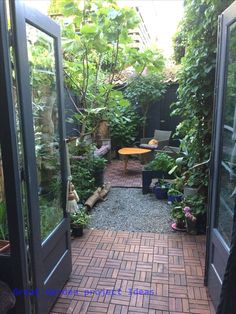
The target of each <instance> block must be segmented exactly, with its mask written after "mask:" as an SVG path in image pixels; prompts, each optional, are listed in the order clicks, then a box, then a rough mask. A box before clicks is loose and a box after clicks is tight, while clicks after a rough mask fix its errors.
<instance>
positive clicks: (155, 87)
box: [124, 68, 165, 137]
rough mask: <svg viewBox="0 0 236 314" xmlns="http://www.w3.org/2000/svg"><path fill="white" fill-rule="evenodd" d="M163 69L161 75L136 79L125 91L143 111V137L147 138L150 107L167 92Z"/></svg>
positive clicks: (126, 95) (127, 96)
mask: <svg viewBox="0 0 236 314" xmlns="http://www.w3.org/2000/svg"><path fill="white" fill-rule="evenodd" d="M162 70H163V68H162V69H160V70H159V72H160V73H158V74H157V73H155V74H152V73H151V74H148V75H145V76H139V77H138V78H136V79H135V80H134V81H133V82H132V83H130V85H128V86H127V88H126V89H125V91H124V95H125V97H126V98H127V99H128V100H129V101H130V102H131V103H132V104H133V105H135V106H137V107H138V108H140V109H141V113H142V117H143V121H142V122H143V137H145V127H146V120H147V114H148V110H149V108H150V106H151V105H152V104H153V103H154V102H156V101H158V100H159V99H160V98H161V96H162V95H163V94H164V92H165V84H164V82H163V75H162Z"/></svg>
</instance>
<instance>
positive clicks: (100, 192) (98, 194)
mask: <svg viewBox="0 0 236 314" xmlns="http://www.w3.org/2000/svg"><path fill="white" fill-rule="evenodd" d="M110 188H111V186H110V185H105V186H104V187H103V188H98V189H97V190H96V191H95V192H94V193H93V195H92V196H90V197H89V198H88V199H87V201H86V202H85V206H87V208H88V209H89V210H90V209H92V208H93V206H94V205H95V204H96V203H97V202H98V201H100V200H104V198H105V196H106V195H107V194H108V192H109V191H110Z"/></svg>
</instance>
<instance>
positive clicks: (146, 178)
mask: <svg viewBox="0 0 236 314" xmlns="http://www.w3.org/2000/svg"><path fill="white" fill-rule="evenodd" d="M155 178H158V179H174V177H173V176H171V175H169V174H168V172H164V171H154V170H143V171H142V191H143V194H147V193H148V192H149V186H150V184H151V182H152V179H155Z"/></svg>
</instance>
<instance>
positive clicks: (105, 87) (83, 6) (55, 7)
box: [49, 0, 164, 130]
mask: <svg viewBox="0 0 236 314" xmlns="http://www.w3.org/2000/svg"><path fill="white" fill-rule="evenodd" d="M49 12H50V15H51V16H52V17H53V16H54V17H55V18H57V19H58V20H59V21H60V23H61V25H62V45H63V56H64V72H65V78H66V84H67V86H69V88H70V89H72V90H73V91H74V92H75V93H76V94H77V95H78V96H79V99H80V107H82V108H83V109H84V110H83V112H81V111H80V109H79V108H77V111H80V112H79V115H77V117H78V118H79V119H80V120H81V121H82V120H83V121H82V123H83V125H84V126H85V124H86V126H85V127H84V129H85V130H86V129H87V128H88V125H90V126H91V119H90V121H89V123H88V122H87V121H85V120H86V117H89V116H90V117H91V115H90V113H91V109H94V108H100V109H101V110H99V117H100V118H103V117H104V116H105V117H106V118H108V119H109V115H111V114H112V115H116V113H117V114H118V115H119V114H120V112H121V111H122V110H120V107H125V106H129V101H128V100H127V99H124V96H123V94H122V92H121V91H119V90H117V89H116V88H115V87H116V79H117V77H119V76H120V74H121V73H122V71H124V70H125V69H127V68H129V67H132V68H133V69H134V71H135V73H136V77H135V78H134V80H136V79H137V78H139V77H140V76H141V75H142V73H143V71H144V70H147V71H148V72H149V73H152V72H158V73H160V72H162V71H163V68H164V58H163V56H162V55H161V54H160V52H159V51H158V50H157V49H156V48H155V49H150V48H149V49H146V50H145V51H138V50H137V49H135V48H133V47H132V44H133V39H132V37H131V35H130V32H131V31H132V30H134V29H135V28H136V27H137V26H138V24H139V22H140V20H139V17H138V15H137V13H136V11H135V10H134V9H132V8H128V7H119V6H118V5H117V4H116V1H115V0H86V1H79V0H74V1H72V0H61V1H57V0H53V1H51V6H50V9H49ZM116 109H117V110H118V112H116ZM87 113H88V114H87ZM97 118H98V116H97ZM93 122H94V119H93ZM98 122H99V121H98V119H97V121H96V123H95V124H94V123H93V126H92V127H94V128H96V126H97V124H98ZM90 129H91V128H90Z"/></svg>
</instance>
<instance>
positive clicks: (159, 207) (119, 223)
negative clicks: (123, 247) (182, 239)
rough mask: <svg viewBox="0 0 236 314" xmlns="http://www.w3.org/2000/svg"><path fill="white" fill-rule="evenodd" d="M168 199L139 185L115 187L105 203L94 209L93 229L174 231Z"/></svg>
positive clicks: (92, 216) (90, 225)
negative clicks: (163, 198)
mask: <svg viewBox="0 0 236 314" xmlns="http://www.w3.org/2000/svg"><path fill="white" fill-rule="evenodd" d="M170 212H171V208H170V206H169V205H168V204H167V200H164V201H162V200H157V199H156V197H155V195H154V194H152V193H150V194H145V195H143V194H142V189H138V188H112V189H111V190H110V192H109V194H108V197H107V199H106V200H105V201H104V202H100V203H98V204H97V205H96V206H95V207H94V209H93V210H92V211H91V216H90V217H91V219H90V223H89V226H88V227H89V228H94V229H106V230H116V231H119V230H121V231H122V230H123V231H124V230H125V231H140V232H157V233H172V229H171V227H170V224H171V221H172V219H171V215H170Z"/></svg>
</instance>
